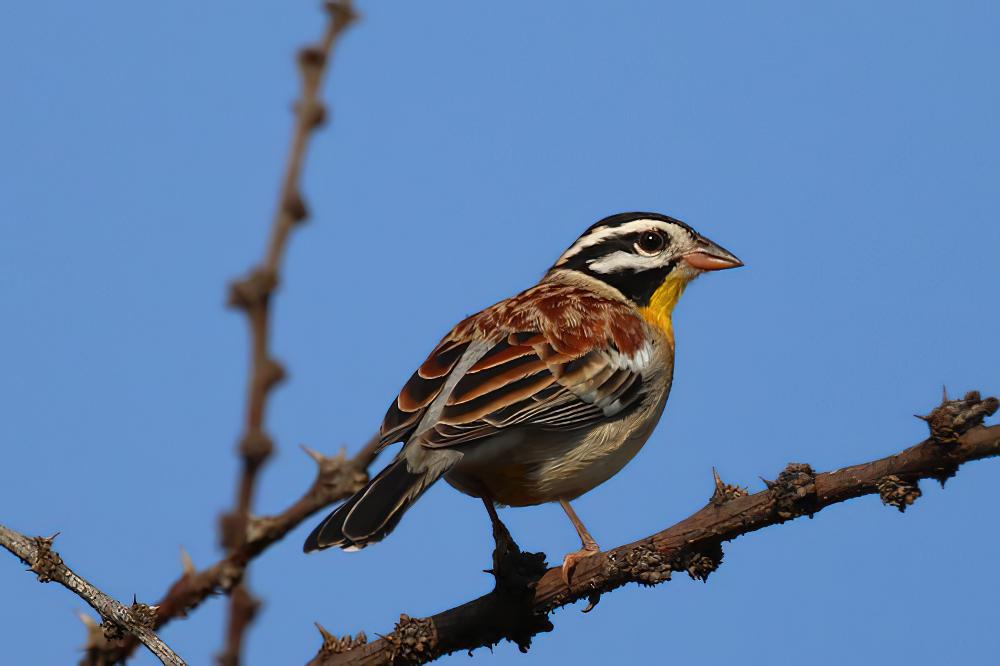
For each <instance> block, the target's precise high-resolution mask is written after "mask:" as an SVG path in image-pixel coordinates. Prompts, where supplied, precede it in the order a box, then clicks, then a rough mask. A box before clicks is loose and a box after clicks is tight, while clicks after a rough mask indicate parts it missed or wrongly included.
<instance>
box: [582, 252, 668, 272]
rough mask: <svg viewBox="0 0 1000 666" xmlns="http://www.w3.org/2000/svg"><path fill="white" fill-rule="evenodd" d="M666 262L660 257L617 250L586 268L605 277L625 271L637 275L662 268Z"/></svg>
mask: <svg viewBox="0 0 1000 666" xmlns="http://www.w3.org/2000/svg"><path fill="white" fill-rule="evenodd" d="M667 262H668V258H667V257H666V256H662V255H661V256H656V257H644V256H642V255H638V254H632V253H631V252H626V251H625V250H618V251H617V252H612V253H611V254H609V255H607V256H606V257H601V258H600V259H596V260H594V261H592V262H590V263H589V264H588V266H589V267H590V270H592V271H594V272H595V273H602V274H604V275H607V274H608V273H621V272H623V271H627V270H632V271H635V272H636V273H638V272H639V271H645V270H649V269H651V268H657V267H659V266H664V265H666V263H667Z"/></svg>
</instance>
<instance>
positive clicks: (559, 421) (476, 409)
mask: <svg viewBox="0 0 1000 666" xmlns="http://www.w3.org/2000/svg"><path fill="white" fill-rule="evenodd" d="M621 359H622V357H621V355H620V354H618V353H617V352H615V351H614V350H613V349H590V350H587V351H583V353H580V354H565V353H560V352H557V351H555V349H554V348H553V347H552V345H551V344H550V343H549V342H548V341H546V340H545V339H544V337H543V336H541V335H539V334H538V333H535V332H521V333H513V334H510V335H509V336H508V337H507V338H506V339H505V340H503V341H501V342H500V343H498V344H497V345H496V346H494V347H493V348H492V349H490V351H489V352H487V353H486V354H485V355H484V356H483V357H482V358H481V359H480V360H479V361H477V362H476V363H475V364H474V365H473V366H472V367H470V368H469V370H468V371H467V372H466V373H465V374H464V375H463V376H462V378H461V379H460V380H459V381H458V383H457V384H456V385H455V388H454V390H453V391H452V392H451V394H450V395H449V396H448V398H447V400H446V401H445V403H444V407H443V409H442V410H441V413H440V415H439V416H438V417H437V421H436V423H435V424H434V425H433V427H431V428H430V429H429V430H428V432H426V433H425V434H423V435H422V437H421V442H422V443H423V444H424V445H425V446H428V447H431V448H439V447H445V446H454V445H456V444H462V443H465V442H469V441H472V440H476V439H480V438H482V437H486V436H489V435H491V434H493V433H496V432H497V431H499V430H501V429H503V428H509V427H511V426H515V425H530V426H534V427H538V428H543V429H552V430H560V429H567V430H569V429H573V428H579V427H582V426H585V425H589V424H592V423H594V422H595V421H599V420H602V419H604V418H606V417H610V416H614V415H616V414H619V413H621V412H623V411H625V410H627V409H628V408H629V407H631V406H632V405H634V404H635V403H636V402H637V401H638V399H639V398H640V397H641V396H642V388H643V382H642V374H641V371H640V370H639V369H638V368H637V367H636V366H634V365H633V364H631V363H625V364H622V363H621V362H620V361H621Z"/></svg>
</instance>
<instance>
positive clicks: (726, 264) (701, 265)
mask: <svg viewBox="0 0 1000 666" xmlns="http://www.w3.org/2000/svg"><path fill="white" fill-rule="evenodd" d="M683 259H684V261H685V262H686V263H687V265H688V266H690V267H691V268H697V269H698V270H700V271H721V270H725V269H727V268H739V267H740V266H742V265H743V262H742V261H740V260H739V259H738V258H737V257H736V255H734V254H733V253H732V252H730V251H729V250H727V249H725V248H723V247H722V246H720V245H716V244H715V243H713V242H712V241H710V240H708V239H707V238H699V239H698V247H697V248H696V249H695V250H693V251H691V252H688V253H687V254H685V255H684V256H683Z"/></svg>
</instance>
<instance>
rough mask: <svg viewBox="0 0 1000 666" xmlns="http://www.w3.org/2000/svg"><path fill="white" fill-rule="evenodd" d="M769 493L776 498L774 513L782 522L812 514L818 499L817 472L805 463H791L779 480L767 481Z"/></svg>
mask: <svg viewBox="0 0 1000 666" xmlns="http://www.w3.org/2000/svg"><path fill="white" fill-rule="evenodd" d="M761 480H762V481H764V483H765V484H767V488H768V491H770V492H771V493H772V495H773V497H774V511H775V513H776V515H777V516H778V518H780V519H781V520H790V519H792V518H795V517H797V516H802V515H805V514H810V515H811V514H812V505H813V504H814V503H815V499H816V483H815V481H816V472H814V471H813V468H812V467H810V466H809V465H807V464H804V463H789V464H788V466H787V467H785V469H784V470H782V472H781V474H779V475H778V478H777V480H775V481H767V480H765V479H761Z"/></svg>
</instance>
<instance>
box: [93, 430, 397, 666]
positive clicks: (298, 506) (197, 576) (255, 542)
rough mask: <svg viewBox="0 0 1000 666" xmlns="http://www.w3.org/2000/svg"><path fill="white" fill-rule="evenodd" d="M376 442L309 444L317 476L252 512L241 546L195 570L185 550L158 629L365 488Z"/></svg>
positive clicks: (112, 647)
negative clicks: (330, 449) (286, 502)
mask: <svg viewBox="0 0 1000 666" xmlns="http://www.w3.org/2000/svg"><path fill="white" fill-rule="evenodd" d="M377 444H378V438H377V437H375V438H373V439H372V440H371V441H369V442H368V443H367V444H366V445H365V447H364V448H363V449H361V451H359V452H358V454H357V455H355V456H354V457H353V458H347V456H346V455H345V454H344V453H343V452H341V453H340V454H338V455H336V456H324V455H323V454H321V453H318V452H316V451H312V450H311V449H305V450H306V453H307V454H308V455H309V457H310V458H312V459H313V460H315V461H316V465H317V470H316V479H315V481H313V484H312V486H311V487H310V488H309V490H307V491H306V492H305V494H303V495H302V497H300V498H299V499H298V500H297V501H295V502H294V503H293V504H292V505H291V506H289V507H288V508H287V509H285V510H284V511H282V512H281V513H279V514H276V515H274V516H263V517H251V519H250V521H249V524H248V527H247V539H246V541H244V543H243V545H242V546H241V547H240V548H237V549H236V550H234V551H232V552H230V553H228V554H227V555H226V557H224V558H223V559H221V560H219V561H218V562H216V563H215V564H213V565H211V566H209V567H206V568H205V569H201V570H200V571H199V570H197V569H196V568H195V567H194V563H193V562H190V557H189V556H188V557H187V558H185V557H184V553H182V558H181V559H182V562H183V564H184V572H183V574H182V575H181V576H180V577H179V578H178V579H177V580H175V581H174V582H173V584H171V586H170V588H169V589H168V590H167V593H166V594H165V595H164V596H163V598H162V599H161V600H160V602H159V603H158V604H156V606H154V608H155V609H156V619H155V624H154V629H159V628H160V627H162V626H163V625H165V624H167V623H168V622H170V621H171V620H173V619H175V618H180V617H185V616H186V615H187V614H188V613H189V612H190V611H192V610H194V609H195V608H197V607H198V606H200V605H201V603H202V602H203V601H205V600H206V599H207V598H208V597H210V596H212V595H215V594H229V593H230V592H231V591H232V590H233V589H234V588H235V587H236V585H237V584H238V583H239V582H240V581H241V580H242V578H243V574H244V572H245V571H246V567H247V564H248V563H249V562H250V561H251V560H253V559H254V558H255V557H257V556H258V555H260V554H261V553H262V552H264V551H265V550H267V549H268V548H269V547H270V546H271V545H273V544H275V543H277V542H278V541H280V540H281V539H283V538H284V536H285V535H286V534H288V533H289V532H290V531H292V530H293V529H295V528H296V527H297V526H298V525H299V524H300V523H302V521H304V520H305V519H306V518H308V517H309V516H311V515H313V514H314V513H316V512H317V511H319V510H321V509H323V508H325V507H327V506H329V505H331V504H333V503H334V502H337V501H339V500H342V499H344V498H346V497H350V496H351V495H353V494H354V493H356V492H357V491H358V490H360V489H361V488H363V487H364V485H365V483H367V481H368V474H367V472H366V471H365V470H366V469H367V467H368V465H370V464H371V462H372V461H373V460H374V459H375V449H376V445H377ZM303 448H305V447H303ZM136 646H137V644H136V641H135V639H134V638H132V637H130V636H126V637H125V638H124V639H123V640H120V641H112V642H110V643H109V644H107V645H105V646H102V648H101V650H100V651H101V657H102V659H103V661H100V662H97V663H105V664H116V663H118V662H120V661H122V660H124V659H125V658H126V657H128V655H130V654H131V653H132V651H133V650H134V649H135V648H136Z"/></svg>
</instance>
